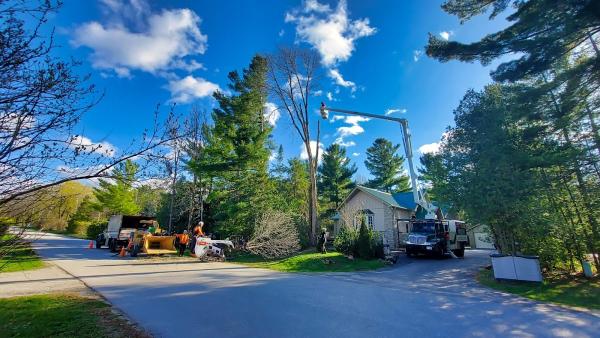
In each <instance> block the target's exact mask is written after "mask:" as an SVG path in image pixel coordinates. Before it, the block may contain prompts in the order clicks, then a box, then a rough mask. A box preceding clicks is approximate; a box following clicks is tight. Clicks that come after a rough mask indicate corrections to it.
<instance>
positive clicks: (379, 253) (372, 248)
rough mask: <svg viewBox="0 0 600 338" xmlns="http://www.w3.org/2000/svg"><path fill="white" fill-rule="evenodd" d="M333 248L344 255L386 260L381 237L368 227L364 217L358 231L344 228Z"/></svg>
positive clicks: (335, 240) (336, 238)
mask: <svg viewBox="0 0 600 338" xmlns="http://www.w3.org/2000/svg"><path fill="white" fill-rule="evenodd" d="M333 246H334V248H335V250H336V251H338V252H341V253H343V254H344V255H352V256H354V257H359V258H362V259H374V258H384V253H383V242H382V240H381V237H380V236H379V234H377V233H376V232H374V231H373V230H372V229H369V227H367V225H366V222H365V220H364V217H363V220H362V222H361V224H360V227H359V228H358V229H356V228H354V227H346V226H344V227H342V228H341V229H340V232H339V233H338V235H337V236H336V237H335V239H334V241H333Z"/></svg>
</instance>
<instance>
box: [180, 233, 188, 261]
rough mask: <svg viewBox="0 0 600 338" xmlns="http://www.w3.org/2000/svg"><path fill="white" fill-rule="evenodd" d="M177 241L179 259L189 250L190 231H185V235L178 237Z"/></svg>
mask: <svg viewBox="0 0 600 338" xmlns="http://www.w3.org/2000/svg"><path fill="white" fill-rule="evenodd" d="M177 239H178V242H177V249H178V250H179V257H182V256H183V254H184V253H185V248H187V245H188V243H189V242H190V236H189V235H188V231H187V230H183V233H181V234H178V235H177Z"/></svg>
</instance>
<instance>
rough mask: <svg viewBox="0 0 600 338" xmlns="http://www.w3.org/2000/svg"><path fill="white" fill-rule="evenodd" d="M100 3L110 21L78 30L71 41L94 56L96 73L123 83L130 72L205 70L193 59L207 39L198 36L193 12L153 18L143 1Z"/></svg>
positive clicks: (171, 12) (168, 12) (174, 11)
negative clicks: (100, 71) (108, 74)
mask: <svg viewBox="0 0 600 338" xmlns="http://www.w3.org/2000/svg"><path fill="white" fill-rule="evenodd" d="M102 2H103V5H104V7H103V9H104V12H105V14H106V15H107V17H108V21H107V22H106V23H100V22H97V21H91V22H87V23H84V24H82V25H80V26H78V27H76V29H75V32H74V34H73V39H72V41H71V42H72V44H73V45H75V46H77V47H79V46H86V47H89V48H91V49H92V50H93V52H92V55H91V60H92V66H93V67H94V68H97V69H109V70H113V71H114V72H115V73H116V74H117V75H118V76H121V77H129V76H131V74H130V73H131V70H142V71H146V72H150V73H156V72H158V71H160V70H170V69H184V70H190V69H200V67H201V64H199V63H198V62H197V61H195V60H189V58H190V57H193V56H195V55H198V54H203V53H204V52H205V51H206V48H207V36H206V35H204V34H202V32H201V31H200V28H199V24H200V21H201V20H200V17H198V15H196V13H194V12H193V11H192V10H190V9H187V8H184V9H170V10H163V11H161V12H160V13H151V12H150V7H149V6H148V4H147V3H146V2H145V1H142V0H131V1H128V2H123V1H118V0H103V1H102ZM128 26H131V28H130V27H128Z"/></svg>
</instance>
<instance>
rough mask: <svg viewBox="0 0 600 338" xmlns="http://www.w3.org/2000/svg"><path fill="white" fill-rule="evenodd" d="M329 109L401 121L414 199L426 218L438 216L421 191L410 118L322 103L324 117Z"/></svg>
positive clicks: (322, 115) (325, 117)
mask: <svg viewBox="0 0 600 338" xmlns="http://www.w3.org/2000/svg"><path fill="white" fill-rule="evenodd" d="M328 111H333V112H338V113H344V114H350V115H357V116H365V117H372V118H374V119H380V120H388V121H394V122H398V123H400V126H401V128H402V143H403V145H404V153H405V154H406V159H407V161H408V172H409V175H410V183H411V186H412V192H413V199H414V201H415V203H417V204H418V205H420V206H421V207H422V208H423V209H425V210H426V211H427V215H426V216H425V218H428V219H435V218H437V216H436V213H435V207H434V206H433V205H432V204H431V203H429V201H427V199H426V198H425V196H424V194H423V193H422V192H421V191H420V189H419V186H418V185H417V174H416V172H415V168H414V164H413V152H412V140H411V135H410V130H409V129H408V120H407V119H402V118H396V117H390V116H384V115H376V114H370V113H361V112H356V111H351V110H346V109H338V108H328V107H326V106H325V104H324V103H321V117H323V118H324V119H327V115H328V114H327V112H328Z"/></svg>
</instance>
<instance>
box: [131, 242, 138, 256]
mask: <svg viewBox="0 0 600 338" xmlns="http://www.w3.org/2000/svg"><path fill="white" fill-rule="evenodd" d="M138 252H140V247H139V245H134V246H133V248H131V253H129V255H130V256H131V257H137V255H138Z"/></svg>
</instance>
